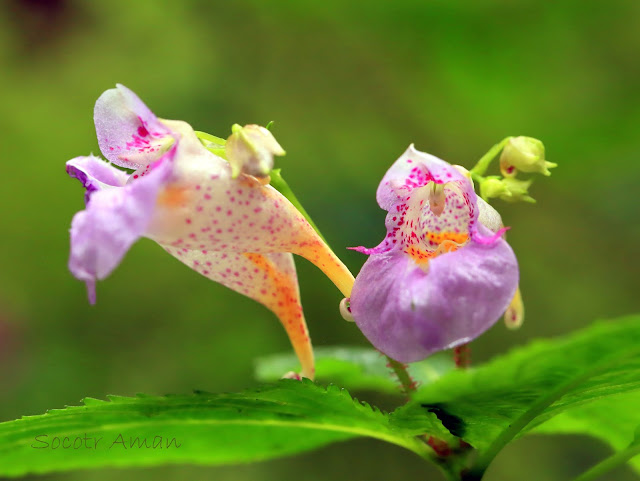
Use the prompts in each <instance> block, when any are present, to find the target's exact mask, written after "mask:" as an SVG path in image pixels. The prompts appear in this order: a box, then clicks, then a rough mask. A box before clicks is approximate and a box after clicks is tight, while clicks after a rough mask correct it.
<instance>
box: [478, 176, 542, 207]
mask: <svg viewBox="0 0 640 481" xmlns="http://www.w3.org/2000/svg"><path fill="white" fill-rule="evenodd" d="M532 182H533V179H529V180H520V179H516V178H515V177H507V178H505V179H501V178H499V177H497V176H491V177H485V178H484V179H483V180H482V181H480V195H481V196H482V198H483V199H485V200H488V199H491V198H494V197H497V198H499V199H502V200H504V201H506V202H520V201H523V202H531V203H534V202H535V199H534V198H533V197H531V196H530V195H529V186H530V185H531V183H532Z"/></svg>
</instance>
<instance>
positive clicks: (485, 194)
mask: <svg viewBox="0 0 640 481" xmlns="http://www.w3.org/2000/svg"><path fill="white" fill-rule="evenodd" d="M509 195H510V194H509V191H508V190H507V187H506V186H505V185H504V182H503V181H502V179H500V178H499V177H498V176H491V177H486V178H484V179H483V180H482V181H481V182H480V196H481V197H482V198H483V199H485V200H488V199H491V198H493V197H500V198H503V196H507V197H508V196H509Z"/></svg>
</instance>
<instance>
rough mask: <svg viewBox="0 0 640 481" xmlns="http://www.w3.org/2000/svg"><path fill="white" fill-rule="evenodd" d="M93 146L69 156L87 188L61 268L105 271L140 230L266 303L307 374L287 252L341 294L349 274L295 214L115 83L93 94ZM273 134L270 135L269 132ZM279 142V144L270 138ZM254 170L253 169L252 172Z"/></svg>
mask: <svg viewBox="0 0 640 481" xmlns="http://www.w3.org/2000/svg"><path fill="white" fill-rule="evenodd" d="M94 120H95V125H96V132H97V136H98V142H99V145H100V150H101V151H102V153H103V155H104V156H105V157H106V158H107V159H108V160H109V161H111V162H113V163H114V164H116V165H118V166H121V167H125V168H128V169H134V170H135V172H134V173H132V174H128V173H126V172H124V171H122V170H119V169H117V168H115V167H113V166H112V165H110V164H109V163H108V162H105V161H103V160H101V159H99V158H97V157H94V156H87V157H77V158H75V159H72V160H70V161H69V162H67V172H68V173H69V175H71V176H72V177H75V178H77V179H78V180H80V181H81V182H82V184H83V186H84V187H85V188H86V195H85V201H86V208H85V210H83V211H81V212H78V213H77V214H76V215H75V216H74V218H73V221H72V225H71V256H70V260H69V268H70V270H71V272H72V273H73V275H74V276H75V277H77V278H78V279H80V280H82V281H84V282H85V283H86V284H87V288H88V291H89V298H90V301H91V302H92V303H93V302H95V283H96V280H101V279H104V278H105V277H107V276H108V275H109V274H110V273H111V271H112V270H113V269H114V268H115V267H116V266H117V265H118V264H119V263H120V261H121V260H122V258H123V257H124V255H125V254H126V252H127V250H128V249H129V248H130V247H131V245H132V244H133V243H134V242H135V241H136V240H137V239H139V238H140V237H148V238H150V239H152V240H154V241H155V242H157V243H158V244H160V245H161V246H162V247H163V248H164V249H165V250H166V251H167V252H168V253H169V254H171V255H173V256H175V257H176V258H177V259H179V260H180V261H182V262H183V263H185V264H186V265H187V266H189V267H191V268H192V269H194V270H195V271H196V272H199V273H200V274H202V275H204V276H205V277H208V278H209V279H211V280H214V281H216V282H219V283H220V284H223V285H224V286H226V287H228V288H230V289H233V290H234V291H236V292H239V293H241V294H244V295H246V296H247V297H250V298H251V299H254V300H256V301H258V302H260V303H261V304H263V305H264V306H266V307H267V308H268V309H270V310H271V311H273V312H274V313H275V314H276V316H277V317H278V318H279V319H280V322H281V323H282V324H283V326H284V328H285V329H286V331H287V334H288V335H289V338H290V341H291V343H292V345H293V348H294V350H295V352H296V354H297V356H298V358H299V359H300V363H301V365H302V375H303V376H305V377H309V378H313V375H314V361H313V351H312V348H311V342H310V339H309V334H308V331H307V326H306V322H305V319H304V315H303V312H302V306H301V304H300V294H299V289H298V282H297V277H296V271H295V266H294V262H293V257H292V255H291V253H294V254H298V255H300V256H303V257H305V258H307V259H308V260H309V261H311V262H313V263H314V264H315V265H316V266H317V267H319V268H320V269H321V270H322V271H323V272H324V273H325V274H326V275H327V276H328V277H329V278H330V279H331V280H332V281H333V282H334V283H335V284H336V286H337V287H338V288H339V289H340V290H341V291H342V292H343V294H344V295H348V294H349V291H350V287H351V285H352V282H353V277H352V275H351V274H350V273H349V271H348V270H347V268H346V267H345V266H344V265H343V264H342V262H341V261H340V260H339V259H338V258H337V257H336V256H335V254H334V253H333V252H332V251H331V250H330V249H329V247H328V246H327V245H326V244H325V243H324V242H323V241H322V239H321V238H320V236H319V235H318V234H317V233H316V231H315V230H314V229H313V227H312V226H311V225H310V224H309V223H308V222H307V220H306V219H305V218H304V216H303V215H301V213H300V212H299V211H298V210H297V209H296V208H295V207H294V206H293V205H292V204H291V202H290V201H289V200H287V198H285V197H284V196H283V195H282V194H280V192H278V191H277V190H275V189H274V188H273V187H271V186H270V185H268V183H267V182H268V181H266V180H265V179H259V178H256V177H254V176H252V175H249V174H248V173H246V172H248V171H251V169H248V170H247V169H243V168H242V166H241V167H240V168H237V166H236V167H234V172H233V174H235V175H232V168H231V166H230V164H229V162H227V161H226V160H225V159H223V158H222V157H220V156H217V155H215V154H214V153H212V152H211V151H210V150H208V149H207V148H206V147H205V146H204V145H203V144H202V143H201V141H200V140H199V138H198V136H197V135H196V133H195V132H194V130H193V129H192V128H191V126H190V125H189V124H187V123H185V122H181V121H172V120H161V119H158V118H157V117H156V116H155V115H154V114H153V113H152V112H151V111H150V110H149V109H148V108H147V106H146V105H145V104H144V103H143V102H142V101H141V100H140V99H139V98H138V97H137V96H136V95H135V94H134V93H133V92H132V91H131V90H129V89H127V88H126V87H124V86H122V85H118V86H117V88H116V89H111V90H107V91H106V92H104V93H103V94H102V95H101V96H100V98H99V99H98V101H97V102H96V106H95V111H94ZM274 142H275V140H274ZM276 145H277V143H276ZM251 172H252V173H254V172H253V171H251Z"/></svg>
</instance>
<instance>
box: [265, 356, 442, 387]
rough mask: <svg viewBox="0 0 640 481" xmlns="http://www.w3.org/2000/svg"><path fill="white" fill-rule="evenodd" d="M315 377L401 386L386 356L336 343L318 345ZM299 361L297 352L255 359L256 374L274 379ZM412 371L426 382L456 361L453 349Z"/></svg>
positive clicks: (350, 383)
mask: <svg viewBox="0 0 640 481" xmlns="http://www.w3.org/2000/svg"><path fill="white" fill-rule="evenodd" d="M315 358H316V381H317V382H320V383H322V384H325V383H335V384H338V385H340V386H344V387H346V388H347V389H349V390H350V391H358V390H371V391H379V392H384V393H391V394H400V387H399V384H398V382H397V380H396V379H395V377H394V375H393V374H392V372H391V370H390V369H389V368H388V367H387V359H386V358H385V356H384V355H382V354H380V352H378V351H376V350H375V349H370V348H362V347H350V346H334V347H320V348H316V349H315ZM298 365H299V362H298V359H297V358H296V357H295V355H294V354H291V353H286V354H277V355H274V356H268V357H263V358H260V359H258V360H257V361H256V368H255V375H256V378H257V379H258V380H260V381H264V382H271V381H275V380H277V379H279V378H280V377H281V376H282V375H283V374H284V373H285V372H288V371H294V370H296V369H297V368H298ZM408 367H409V373H410V375H411V377H412V379H413V380H414V381H416V382H417V383H418V385H419V386H424V385H427V384H429V383H431V382H433V381H435V380H437V379H439V378H440V377H442V376H443V375H444V374H445V373H446V372H448V371H450V370H452V369H453V368H454V367H455V365H454V362H453V357H452V356H451V355H450V353H440V354H436V355H434V356H431V357H429V358H428V359H425V360H424V361H421V362H416V363H413V364H409V366H408Z"/></svg>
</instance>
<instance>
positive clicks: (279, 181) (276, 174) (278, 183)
mask: <svg viewBox="0 0 640 481" xmlns="http://www.w3.org/2000/svg"><path fill="white" fill-rule="evenodd" d="M269 175H270V176H271V186H272V187H273V188H274V189H276V190H277V191H278V192H280V193H281V194H282V195H284V196H285V197H286V198H287V199H288V200H289V202H291V203H292V204H293V206H294V207H295V208H296V209H298V211H299V212H300V213H301V214H302V215H303V216H304V218H305V219H307V222H309V224H310V225H311V227H313V229H314V230H315V231H316V232H317V233H318V235H319V236H320V238H321V239H322V240H323V241H324V243H325V244H327V245H329V243H328V242H327V240H326V239H325V238H324V236H323V235H322V233H321V232H320V229H318V227H317V226H316V224H315V223H314V222H313V220H312V219H311V216H310V215H309V214H308V213H307V211H306V210H304V207H302V204H301V203H300V201H299V200H298V198H297V197H296V195H295V194H294V193H293V191H292V190H291V187H289V184H287V183H286V182H285V180H284V179H283V178H282V174H281V173H280V169H273V170H272V171H271V172H270V173H269Z"/></svg>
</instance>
